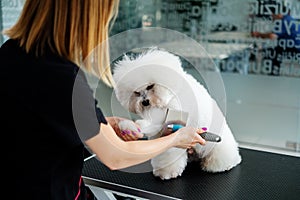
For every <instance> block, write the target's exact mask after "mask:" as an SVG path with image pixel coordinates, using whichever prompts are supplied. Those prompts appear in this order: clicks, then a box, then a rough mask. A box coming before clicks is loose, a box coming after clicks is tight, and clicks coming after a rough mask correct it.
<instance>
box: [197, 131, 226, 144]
mask: <svg viewBox="0 0 300 200" xmlns="http://www.w3.org/2000/svg"><path fill="white" fill-rule="evenodd" d="M200 136H201V137H202V138H203V139H204V140H206V141H210V142H221V137H220V136H218V135H216V134H214V133H210V132H204V133H201V134H200Z"/></svg>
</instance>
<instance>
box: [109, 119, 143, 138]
mask: <svg viewBox="0 0 300 200" xmlns="http://www.w3.org/2000/svg"><path fill="white" fill-rule="evenodd" d="M106 120H107V121H108V123H109V124H110V125H111V126H112V127H113V129H114V131H115V132H116V134H117V135H118V136H119V137H120V138H121V139H122V140H124V141H134V140H138V139H139V138H142V137H143V136H144V135H143V134H142V133H141V130H140V127H139V125H138V124H136V123H135V122H133V121H132V120H128V119H125V118H121V117H107V118H106Z"/></svg>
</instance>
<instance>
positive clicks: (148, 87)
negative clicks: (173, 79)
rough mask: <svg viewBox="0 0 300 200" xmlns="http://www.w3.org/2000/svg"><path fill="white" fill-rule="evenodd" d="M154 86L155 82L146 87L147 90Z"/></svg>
mask: <svg viewBox="0 0 300 200" xmlns="http://www.w3.org/2000/svg"><path fill="white" fill-rule="evenodd" d="M153 87H154V84H151V85H148V86H147V87H146V90H151V89H152V88H153Z"/></svg>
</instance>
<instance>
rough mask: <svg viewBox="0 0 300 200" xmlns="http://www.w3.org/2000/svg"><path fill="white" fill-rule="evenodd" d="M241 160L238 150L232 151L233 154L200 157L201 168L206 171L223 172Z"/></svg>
mask: <svg viewBox="0 0 300 200" xmlns="http://www.w3.org/2000/svg"><path fill="white" fill-rule="evenodd" d="M241 160H242V159H241V156H240V155H239V154H238V152H234V155H230V156H224V157H222V155H217V154H211V155H208V156H207V157H205V158H202V162H201V168H202V170H204V171H207V172H224V171H228V170H230V169H232V168H233V167H235V166H237V165H238V164H239V163H240V162H241Z"/></svg>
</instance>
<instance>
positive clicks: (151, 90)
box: [113, 49, 241, 179]
mask: <svg viewBox="0 0 300 200" xmlns="http://www.w3.org/2000/svg"><path fill="white" fill-rule="evenodd" d="M113 78H114V80H115V82H116V87H115V94H116V97H117V99H118V101H119V102H120V103H121V105H122V106H123V107H124V108H126V109H127V110H128V111H130V112H133V113H136V114H138V115H139V116H140V117H141V119H138V120H137V121H136V122H137V123H138V124H139V125H140V126H141V130H142V132H143V133H144V134H145V135H147V136H148V137H149V139H151V138H155V137H160V130H161V129H162V127H163V126H164V123H165V121H164V120H165V114H166V109H167V108H171V109H176V110H181V111H184V112H187V113H188V120H187V122H186V125H187V126H193V127H207V128H208V130H209V131H210V132H213V133H216V134H218V135H220V136H221V138H222V140H221V142H219V143H213V142H207V143H206V145H204V146H201V145H197V146H196V147H195V148H194V155H193V159H195V158H196V159H198V160H201V168H202V170H205V171H208V172H223V171H227V170H230V169H231V168H233V167H235V166H236V165H238V164H239V163H240V162H241V156H240V154H239V149H238V144H237V142H236V141H235V139H234V136H233V135H232V132H231V130H230V128H229V126H228V124H227V122H226V119H225V117H224V115H223V113H222V111H221V110H220V109H219V107H218V105H217V103H216V101H215V100H214V99H213V98H212V97H211V96H210V94H209V93H208V91H207V90H206V89H205V87H204V86H203V85H201V84H200V83H199V82H198V81H197V80H196V79H195V78H194V77H193V76H191V75H189V74H188V73H186V72H185V71H184V70H183V68H182V63H181V60H180V58H179V57H178V56H176V55H174V54H172V53H169V52H167V51H164V50H159V49H151V50H148V51H145V52H144V53H141V54H139V55H138V56H135V57H130V56H126V55H125V56H124V57H123V58H122V59H121V60H119V61H117V62H116V63H115V68H114V69H113ZM179 120H180V119H179ZM120 126H122V129H125V128H133V126H132V124H131V123H130V122H128V124H126V122H125V123H124V122H122V124H120ZM195 156H196V157H195ZM190 160H191V159H189V154H188V153H187V151H186V150H185V149H180V148H171V149H169V150H168V151H166V152H164V153H162V154H160V155H158V156H157V157H155V158H153V159H152V160H151V164H152V167H153V174H154V175H155V176H158V177H160V178H161V179H170V178H176V177H178V176H181V174H182V172H183V171H184V169H185V167H186V165H187V163H188V161H190Z"/></svg>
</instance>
